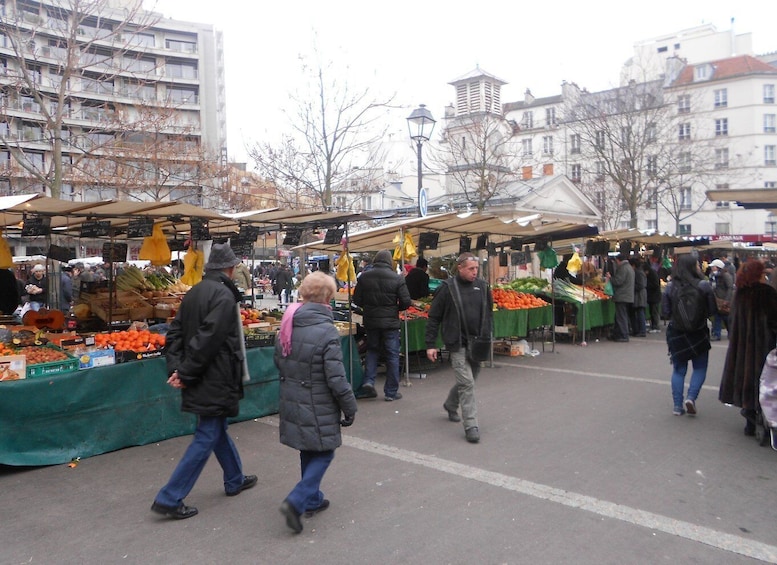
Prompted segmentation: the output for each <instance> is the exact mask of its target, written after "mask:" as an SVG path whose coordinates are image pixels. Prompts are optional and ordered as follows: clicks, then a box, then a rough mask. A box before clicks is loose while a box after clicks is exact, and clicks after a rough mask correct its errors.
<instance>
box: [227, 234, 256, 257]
mask: <svg viewBox="0 0 777 565" xmlns="http://www.w3.org/2000/svg"><path fill="white" fill-rule="evenodd" d="M229 246H230V247H231V248H232V251H233V252H234V254H235V255H237V256H238V257H250V256H251V252H252V251H253V249H254V240H253V239H243V238H242V237H240V236H238V237H232V238H230V240H229Z"/></svg>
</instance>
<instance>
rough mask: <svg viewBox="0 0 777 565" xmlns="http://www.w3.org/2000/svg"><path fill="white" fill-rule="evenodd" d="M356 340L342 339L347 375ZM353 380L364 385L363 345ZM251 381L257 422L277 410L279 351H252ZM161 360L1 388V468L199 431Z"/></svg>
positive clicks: (249, 399)
mask: <svg viewBox="0 0 777 565" xmlns="http://www.w3.org/2000/svg"><path fill="white" fill-rule="evenodd" d="M351 342H352V339H351V338H350V337H345V338H343V352H344V359H345V365H346V371H348V370H349V366H350V365H351V364H350V363H349V361H348V355H349V347H348V344H349V343H351ZM353 352H354V363H353V368H352V372H351V379H352V383H353V388H354V390H356V389H358V388H359V387H360V386H361V380H362V369H361V364H360V363H359V356H358V353H357V352H356V346H355V344H354V345H353ZM247 354H248V367H249V371H250V373H251V381H250V382H249V383H248V384H247V385H246V386H245V398H244V399H243V400H242V401H241V402H240V414H239V416H238V417H236V418H235V419H234V420H233V421H243V420H250V419H253V418H259V417H261V416H266V415H268V414H274V413H276V412H277V411H278V393H279V381H278V372H277V369H276V368H275V364H274V363H273V348H271V347H267V348H258V349H249V350H248V351H247ZM166 381H167V370H166V365H165V361H164V359H162V358H157V359H149V360H145V361H134V362H131V363H122V364H119V365H111V366H107V367H98V368H94V369H86V370H82V371H77V372H72V373H65V374H62V375H54V376H51V377H39V378H35V379H24V380H20V381H11V382H3V383H0V464H4V465H53V464H59V463H67V462H69V461H71V460H72V459H73V458H75V457H82V458H83V457H90V456H92V455H99V454H100V453H106V452H108V451H114V450H116V449H121V448H123V447H129V446H134V445H145V444H148V443H153V442H155V441H161V440H164V439H168V438H171V437H176V436H181V435H186V434H190V433H192V432H193V431H194V426H195V417H194V416H193V415H192V414H184V413H182V412H181V411H180V403H181V401H180V392H179V391H177V390H176V389H173V388H171V387H169V386H168V385H167V384H166Z"/></svg>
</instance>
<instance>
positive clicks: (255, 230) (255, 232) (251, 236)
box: [237, 224, 262, 241]
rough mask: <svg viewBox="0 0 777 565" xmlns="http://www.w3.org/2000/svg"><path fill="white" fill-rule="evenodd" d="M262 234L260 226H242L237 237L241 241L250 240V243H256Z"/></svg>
mask: <svg viewBox="0 0 777 565" xmlns="http://www.w3.org/2000/svg"><path fill="white" fill-rule="evenodd" d="M260 233H262V230H260V229H259V227H258V226H252V225H250V224H241V226H240V233H239V234H238V236H237V237H238V238H240V239H248V240H250V241H256V238H257V237H259V234H260Z"/></svg>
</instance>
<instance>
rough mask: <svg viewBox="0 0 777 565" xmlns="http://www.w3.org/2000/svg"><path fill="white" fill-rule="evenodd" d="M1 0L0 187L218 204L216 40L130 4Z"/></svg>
mask: <svg viewBox="0 0 777 565" xmlns="http://www.w3.org/2000/svg"><path fill="white" fill-rule="evenodd" d="M81 5H82V6H83V8H82V9H84V10H86V12H83V13H82V12H78V13H73V12H68V11H67V10H66V9H63V6H68V3H66V2H65V3H63V2H59V1H55V0H37V1H32V0H30V1H28V0H0V13H1V14H2V18H1V19H0V194H19V193H29V192H45V193H47V194H49V195H52V196H59V197H61V198H64V199H69V200H79V201H80V200H83V201H93V200H101V199H107V198H118V199H137V200H168V199H169V200H181V201H187V202H191V203H194V204H199V205H205V206H214V207H216V205H217V204H218V202H219V199H218V197H217V193H218V191H220V190H221V189H222V188H223V185H224V182H225V181H224V175H225V167H226V163H227V148H226V118H225V116H226V113H225V95H224V58H223V40H222V35H221V33H220V32H219V31H217V30H215V29H214V28H213V27H212V26H210V25H207V24H196V23H188V22H181V21H176V20H172V19H168V18H163V17H162V16H161V15H160V14H156V13H153V12H147V11H144V10H141V9H140V8H139V7H138V6H139V4H136V3H134V2H130V1H127V0H123V1H119V0H110V1H108V0H106V1H97V2H90V3H81Z"/></svg>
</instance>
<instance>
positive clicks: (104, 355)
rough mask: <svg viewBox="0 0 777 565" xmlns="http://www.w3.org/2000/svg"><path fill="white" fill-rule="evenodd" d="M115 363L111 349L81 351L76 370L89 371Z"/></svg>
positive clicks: (114, 356)
mask: <svg viewBox="0 0 777 565" xmlns="http://www.w3.org/2000/svg"><path fill="white" fill-rule="evenodd" d="M115 363H116V353H115V352H114V351H113V349H90V350H86V351H81V352H80V353H79V355H78V368H79V369H91V368H92V367H104V366H106V365H114V364H115Z"/></svg>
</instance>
